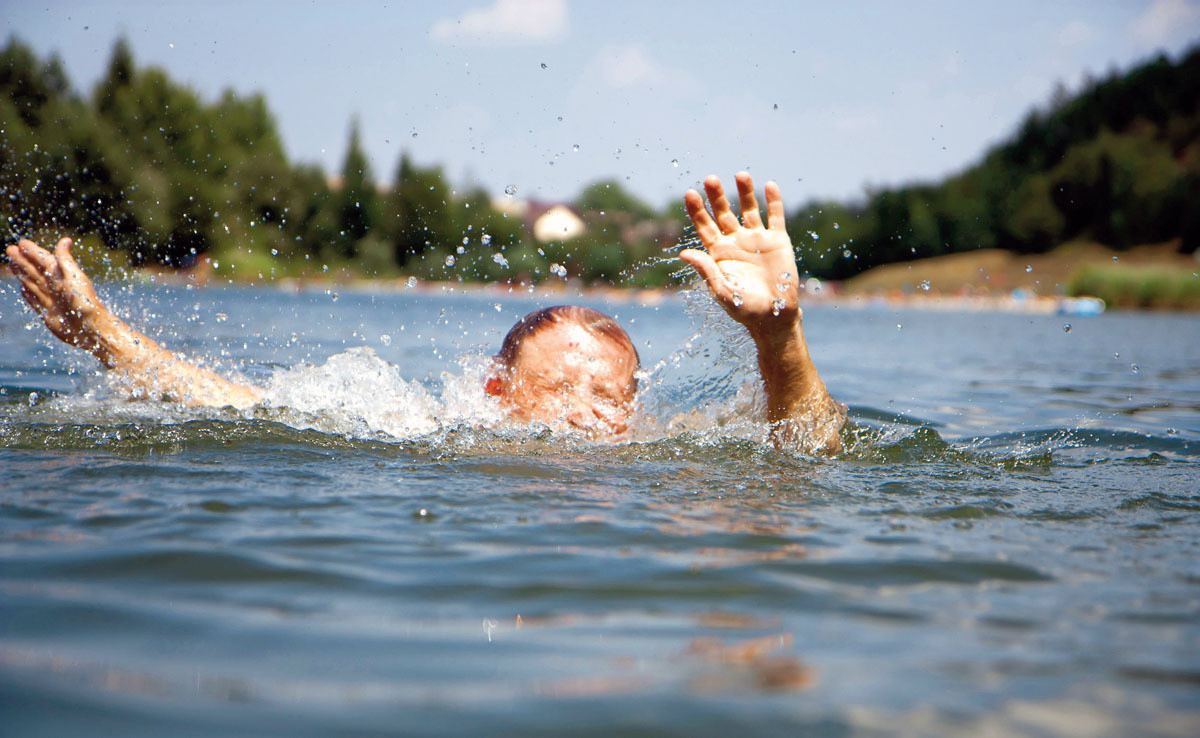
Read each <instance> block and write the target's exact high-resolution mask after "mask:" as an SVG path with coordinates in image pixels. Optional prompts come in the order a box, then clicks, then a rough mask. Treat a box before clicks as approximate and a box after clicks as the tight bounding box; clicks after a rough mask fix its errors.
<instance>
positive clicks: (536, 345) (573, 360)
mask: <svg viewBox="0 0 1200 738" xmlns="http://www.w3.org/2000/svg"><path fill="white" fill-rule="evenodd" d="M635 364H636V361H635V359H634V357H633V355H632V352H630V351H629V350H628V349H627V348H626V347H624V346H622V345H620V344H618V343H617V342H616V341H613V340H612V339H610V338H606V337H604V336H598V335H596V334H594V333H592V332H591V331H590V330H588V329H587V328H585V327H583V326H582V325H579V324H578V323H569V322H564V323H552V324H549V325H546V326H544V327H543V328H542V329H540V330H538V331H537V332H535V333H534V334H533V335H531V336H526V337H525V339H524V340H523V341H522V342H521V349H520V351H519V352H518V355H517V361H516V365H517V366H516V368H517V369H518V371H520V372H522V373H529V372H536V373H538V374H546V375H561V376H562V377H563V378H565V379H568V380H576V379H581V378H582V377H583V375H585V374H586V375H592V376H603V375H614V376H613V378H614V379H625V378H626V377H627V376H628V375H631V374H632V373H633V372H634V370H636V369H637V367H636V366H635Z"/></svg>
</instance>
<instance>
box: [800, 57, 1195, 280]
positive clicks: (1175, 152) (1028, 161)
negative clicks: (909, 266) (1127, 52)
mask: <svg viewBox="0 0 1200 738" xmlns="http://www.w3.org/2000/svg"><path fill="white" fill-rule="evenodd" d="M788 227H789V232H790V233H791V234H792V240H793V241H794V242H797V252H798V256H799V258H800V260H801V265H802V268H803V269H807V270H808V271H809V272H810V273H812V274H815V275H817V276H820V277H822V278H833V279H841V278H846V277H850V276H852V275H854V274H857V273H858V272H861V271H863V270H865V269H869V268H870V267H873V266H877V265H879V264H887V263H892V262H898V261H906V260H909V259H918V258H923V257H929V256H938V255H940V254H946V253H951V252H958V251H970V250H973V249H983V248H1000V249H1006V250H1010V251H1015V252H1019V253H1039V252H1045V251H1048V250H1050V249H1052V248H1054V247H1055V246H1058V245H1061V244H1063V243H1066V242H1069V241H1074V240H1088V241H1093V242H1096V243H1101V244H1104V245H1106V246H1109V247H1111V248H1115V249H1118V250H1120V249H1126V248H1129V247H1130V246H1134V245H1138V244H1148V243H1162V242H1166V241H1171V240H1173V239H1178V243H1179V250H1180V251H1183V252H1186V253H1190V252H1194V251H1195V250H1196V247H1197V246H1200V46H1197V47H1194V48H1193V49H1191V50H1190V51H1189V52H1187V53H1186V54H1184V55H1183V56H1182V58H1181V59H1180V60H1179V61H1178V62H1172V61H1171V60H1170V59H1168V58H1167V57H1165V56H1158V57H1156V58H1154V59H1152V60H1149V61H1147V62H1145V63H1143V64H1140V65H1138V66H1136V67H1134V68H1132V69H1130V70H1128V71H1127V72H1124V73H1119V72H1116V71H1113V72H1111V73H1109V74H1108V75H1107V76H1106V77H1104V78H1103V79H1098V80H1091V81H1089V82H1087V83H1086V84H1085V85H1083V88H1082V89H1081V90H1080V91H1079V92H1078V93H1077V94H1075V95H1068V94H1067V93H1066V92H1065V91H1064V90H1063V88H1062V87H1059V88H1058V90H1057V91H1056V93H1055V94H1054V96H1053V98H1052V99H1051V101H1050V102H1049V104H1047V105H1046V106H1045V108H1044V109H1039V110H1034V111H1032V112H1031V113H1029V115H1028V116H1027V117H1026V118H1025V120H1024V122H1023V123H1022V124H1021V126H1020V128H1019V129H1018V130H1017V132H1016V133H1015V134H1014V135H1013V136H1012V137H1010V138H1009V139H1008V140H1007V141H1005V142H1004V143H1002V144H999V145H997V146H996V147H994V148H993V149H991V150H990V151H988V152H987V153H986V154H985V155H984V157H983V159H982V160H981V161H980V162H979V163H977V164H974V165H972V166H970V167H969V168H967V169H966V170H964V171H963V172H961V173H959V174H956V175H953V176H950V177H947V178H946V179H945V180H943V181H942V182H939V183H936V184H913V185H909V186H903V187H889V188H882V189H878V190H874V191H871V192H869V193H868V196H867V197H866V198H865V199H864V200H863V201H862V202H860V203H851V204H846V203H839V202H813V203H809V204H808V205H806V206H804V207H802V208H799V209H797V210H796V211H795V212H792V213H790V214H789V218H788Z"/></svg>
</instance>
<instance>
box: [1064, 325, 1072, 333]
mask: <svg viewBox="0 0 1200 738" xmlns="http://www.w3.org/2000/svg"><path fill="white" fill-rule="evenodd" d="M1070 332H1071V324H1070V323H1065V324H1063V333H1070Z"/></svg>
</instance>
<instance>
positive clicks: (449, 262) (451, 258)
mask: <svg viewBox="0 0 1200 738" xmlns="http://www.w3.org/2000/svg"><path fill="white" fill-rule="evenodd" d="M445 261H446V266H448V267H452V266H454V262H455V261H456V259H455V258H454V254H449V255H447V256H446V260H445Z"/></svg>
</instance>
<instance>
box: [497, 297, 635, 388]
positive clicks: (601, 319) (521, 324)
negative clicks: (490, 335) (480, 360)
mask: <svg viewBox="0 0 1200 738" xmlns="http://www.w3.org/2000/svg"><path fill="white" fill-rule="evenodd" d="M552 323H575V324H576V325H581V326H583V327H584V328H586V329H587V330H588V331H590V332H591V333H592V334H593V335H596V336H600V337H603V338H607V339H608V340H610V341H612V342H613V343H615V344H617V345H618V346H620V347H621V348H623V349H627V350H628V351H629V352H630V353H631V354H633V368H634V369H637V367H638V366H639V365H640V364H641V358H640V357H639V356H638V352H637V349H636V348H635V347H634V345H633V341H632V340H631V339H630V338H629V334H628V333H626V332H625V329H624V328H622V327H621V326H620V324H619V323H617V321H615V320H613V319H612V318H610V317H608V316H607V315H605V314H604V313H602V312H600V311H599V310H593V309H591V308H587V307H581V306H579V305H555V306H553V307H548V308H542V309H541V310H534V311H533V312H532V313H530V314H529V315H526V316H525V317H524V318H521V319H520V320H519V321H517V324H516V325H514V326H513V327H512V328H511V329H509V331H508V335H506V336H505V337H504V343H502V344H500V353H499V354H497V355H496V358H497V359H499V361H500V364H501V365H502V366H504V367H506V368H512V366H513V364H515V363H516V360H517V354H519V353H520V351H521V343H522V342H523V341H524V340H525V339H526V338H529V337H530V336H532V335H533V334H535V333H537V332H538V331H540V330H542V328H543V327H544V326H546V325H548V324H552ZM635 381H636V380H635Z"/></svg>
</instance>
